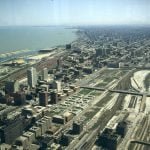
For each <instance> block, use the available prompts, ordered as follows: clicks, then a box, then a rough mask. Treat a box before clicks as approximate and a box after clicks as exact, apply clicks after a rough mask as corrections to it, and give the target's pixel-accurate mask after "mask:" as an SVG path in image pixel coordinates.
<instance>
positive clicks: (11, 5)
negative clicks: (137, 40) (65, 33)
mask: <svg viewBox="0 0 150 150" xmlns="http://www.w3.org/2000/svg"><path fill="white" fill-rule="evenodd" d="M149 10H150V1H148V0H143V1H140V0H132V1H130V0H125V1H119V0H105V1H99V0H95V1H92V0H86V1H85V0H82V1H79V0H76V1H75V0H26V1H21V0H13V1H11V0H1V1H0V14H1V16H0V26H22V25H23V26H26V25H35V26H36V25H37V26H38V25H135V24H136V25H149V24H150V14H149Z"/></svg>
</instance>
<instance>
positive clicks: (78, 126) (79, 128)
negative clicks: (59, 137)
mask: <svg viewBox="0 0 150 150" xmlns="http://www.w3.org/2000/svg"><path fill="white" fill-rule="evenodd" d="M82 130H83V124H82V123H81V122H77V121H76V122H73V126H72V131H73V133H74V134H80V133H81V132H82Z"/></svg>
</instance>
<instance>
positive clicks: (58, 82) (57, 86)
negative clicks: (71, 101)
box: [53, 81, 61, 92]
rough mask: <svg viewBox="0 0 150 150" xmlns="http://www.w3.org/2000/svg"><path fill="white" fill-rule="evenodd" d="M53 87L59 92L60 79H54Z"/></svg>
mask: <svg viewBox="0 0 150 150" xmlns="http://www.w3.org/2000/svg"><path fill="white" fill-rule="evenodd" d="M53 89H56V90H57V92H61V82H60V81H54V82H53Z"/></svg>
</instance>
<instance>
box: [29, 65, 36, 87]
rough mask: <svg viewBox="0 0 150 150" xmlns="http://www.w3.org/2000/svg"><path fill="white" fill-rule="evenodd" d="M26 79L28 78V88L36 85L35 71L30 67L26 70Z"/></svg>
mask: <svg viewBox="0 0 150 150" xmlns="http://www.w3.org/2000/svg"><path fill="white" fill-rule="evenodd" d="M27 78H28V85H29V86H30V87H35V86H36V84H37V72H36V69H35V68H33V67H31V68H30V69H28V70H27Z"/></svg>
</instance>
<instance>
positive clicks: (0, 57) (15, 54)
mask: <svg viewBox="0 0 150 150" xmlns="http://www.w3.org/2000/svg"><path fill="white" fill-rule="evenodd" d="M68 30H70V29H68ZM78 31H79V30H78V29H73V30H72V33H73V34H75V39H74V40H73V41H70V42H68V43H71V44H73V43H75V42H76V41H78V39H79V38H80V36H79V34H78ZM66 44H67V43H64V44H61V45H56V46H52V47H49V48H41V49H53V48H60V47H62V48H63V47H64V46H65V45H66ZM39 50H40V48H39V49H34V50H33V49H32V50H31V49H23V50H12V51H11V52H2V53H1V52H0V62H6V61H9V60H11V59H14V58H19V57H24V55H26V56H29V55H30V56H33V55H35V54H36V55H38V52H39Z"/></svg>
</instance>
